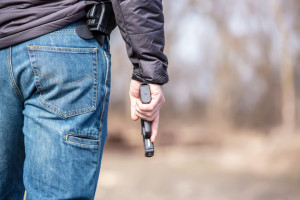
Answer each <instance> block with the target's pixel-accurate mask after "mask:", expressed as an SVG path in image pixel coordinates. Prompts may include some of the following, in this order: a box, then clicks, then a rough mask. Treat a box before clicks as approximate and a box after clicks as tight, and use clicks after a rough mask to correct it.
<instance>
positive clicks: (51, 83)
mask: <svg viewBox="0 0 300 200" xmlns="http://www.w3.org/2000/svg"><path fill="white" fill-rule="evenodd" d="M27 48H28V52H29V56H30V61H31V66H32V69H33V71H34V75H35V84H36V87H37V90H38V91H39V92H40V96H39V101H40V102H41V104H42V105H43V106H44V107H45V108H47V109H48V110H50V111H52V112H54V113H56V114H58V115H60V116H62V117H64V118H67V117H71V116H75V115H80V114H83V113H87V112H91V111H93V110H95V109H96V98H97V74H98V73H97V48H66V47H49V46H28V47H27Z"/></svg>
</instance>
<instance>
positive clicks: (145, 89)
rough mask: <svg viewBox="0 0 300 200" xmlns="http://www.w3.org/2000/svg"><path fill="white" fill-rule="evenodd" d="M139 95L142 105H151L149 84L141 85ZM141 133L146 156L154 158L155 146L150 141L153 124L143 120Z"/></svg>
mask: <svg viewBox="0 0 300 200" xmlns="http://www.w3.org/2000/svg"><path fill="white" fill-rule="evenodd" d="M139 94H140V100H141V102H142V103H149V102H150V101H151V93H150V87H149V85H148V84H147V83H142V84H141V85H140V91H139ZM141 132H142V135H143V141H144V150H145V156H146V157H152V156H153V155H154V145H153V143H152V142H151V140H150V136H151V122H148V121H146V120H143V119H141Z"/></svg>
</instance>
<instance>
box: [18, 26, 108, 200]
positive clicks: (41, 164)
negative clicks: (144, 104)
mask: <svg viewBox="0 0 300 200" xmlns="http://www.w3.org/2000/svg"><path fill="white" fill-rule="evenodd" d="M106 45H108V44H107V43H106ZM24 48H26V51H27V52H26V53H27V54H28V57H29V60H30V67H31V68H32V71H33V76H34V79H33V80H34V87H33V88H32V91H31V92H27V93H26V94H27V95H25V102H24V106H25V109H24V111H23V114H24V128H23V132H24V140H25V153H26V159H25V163H24V185H25V188H26V191H27V193H26V195H27V199H74V198H80V199H85V198H86V199H92V198H93V197H94V193H95V190H96V186H97V180H98V176H99V169H100V164H101V156H102V152H103V147H104V143H105V139H106V135H107V125H106V124H107V109H108V99H109V87H110V84H109V82H110V56H109V53H108V52H107V51H106V50H103V48H102V47H101V46H99V45H98V44H97V43H96V42H95V41H94V40H93V41H86V40H82V39H81V38H79V37H78V36H77V35H76V33H75V26H74V25H71V26H69V27H66V28H65V29H62V30H60V31H56V32H53V33H51V34H47V35H45V36H42V37H40V38H37V39H34V40H31V41H28V42H26V43H23V44H21V45H17V46H15V47H14V49H13V52H14V53H16V54H19V52H23V51H24ZM23 85H25V83H24V84H23ZM30 85H32V84H30ZM28 88H30V87H28ZM25 90H26V89H24V91H25Z"/></svg>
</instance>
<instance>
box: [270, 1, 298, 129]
mask: <svg viewBox="0 0 300 200" xmlns="http://www.w3.org/2000/svg"><path fill="white" fill-rule="evenodd" d="M269 3H270V7H271V8H272V11H273V16H274V21H275V23H276V25H277V31H278V36H279V40H280V43H281V44H280V67H281V90H282V108H281V114H282V129H283V131H285V132H289V133H293V132H294V131H295V127H296V100H295V80H294V68H293V66H294V64H293V61H292V57H291V49H290V30H289V28H288V25H287V22H286V20H285V18H284V13H283V6H284V5H283V3H282V1H279V0H270V1H269Z"/></svg>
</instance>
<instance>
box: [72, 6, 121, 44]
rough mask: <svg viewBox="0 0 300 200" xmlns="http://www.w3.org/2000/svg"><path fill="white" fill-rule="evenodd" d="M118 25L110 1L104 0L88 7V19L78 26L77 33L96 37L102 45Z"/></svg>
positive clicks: (81, 35)
mask: <svg viewBox="0 0 300 200" xmlns="http://www.w3.org/2000/svg"><path fill="white" fill-rule="evenodd" d="M115 27H116V20H115V15H114V12H113V8H112V4H111V2H110V1H107V0H103V1H99V2H98V3H97V4H95V5H93V6H92V7H90V8H88V11H87V15H86V21H82V22H80V23H79V26H77V27H76V32H77V34H78V35H79V36H80V37H81V38H84V39H91V38H95V39H96V40H97V42H98V43H99V44H100V45H103V44H104V41H105V37H107V36H109V35H110V34H111V32H112V31H113V30H114V28H115Z"/></svg>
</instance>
